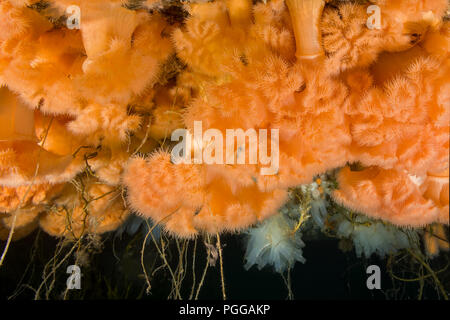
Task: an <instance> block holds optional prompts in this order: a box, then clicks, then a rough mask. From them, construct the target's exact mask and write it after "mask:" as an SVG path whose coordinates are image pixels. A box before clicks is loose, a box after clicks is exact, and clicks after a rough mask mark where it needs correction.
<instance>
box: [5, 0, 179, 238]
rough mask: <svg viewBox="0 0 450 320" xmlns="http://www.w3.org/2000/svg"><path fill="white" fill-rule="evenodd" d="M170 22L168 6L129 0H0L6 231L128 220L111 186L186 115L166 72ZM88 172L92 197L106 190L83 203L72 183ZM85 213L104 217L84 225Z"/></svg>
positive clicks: (100, 226)
mask: <svg viewBox="0 0 450 320" xmlns="http://www.w3.org/2000/svg"><path fill="white" fill-rule="evenodd" d="M148 5H150V3H149V4H148ZM70 6H72V9H71V10H72V11H71V10H68V8H69V7H70ZM73 6H77V7H78V9H79V12H78V13H79V14H80V16H79V17H78V18H77V19H78V22H77V23H78V25H77V26H76V27H73V23H72V22H73V21H72V20H70V19H71V17H72V15H71V13H76V11H73ZM72 18H73V17H72ZM172 28H173V27H172V26H171V25H170V24H169V23H168V22H167V21H166V19H165V18H164V17H163V16H162V14H160V13H158V12H156V11H155V12H149V11H148V10H146V9H145V7H141V8H129V7H127V6H125V5H124V3H123V1H100V0H96V1H90V0H89V1H85V0H81V1H65V0H56V1H50V2H48V3H45V4H43V3H41V2H39V1H17V0H1V1H0V30H1V32H0V186H1V188H2V191H1V193H2V194H1V195H0V196H1V197H2V200H1V201H2V204H1V208H0V212H1V213H0V219H1V221H0V226H1V238H2V239H5V238H8V237H9V235H10V234H12V239H13V240H15V239H19V238H21V237H23V236H24V235H26V234H28V233H30V232H31V231H33V230H34V229H35V228H36V227H38V225H40V226H41V227H42V228H43V229H44V230H45V231H47V232H48V233H50V234H52V235H56V236H62V235H64V236H70V234H69V233H68V232H69V231H70V233H71V235H72V236H74V235H75V236H79V235H81V234H82V233H83V232H84V231H86V232H96V233H102V232H106V231H110V230H113V229H115V228H117V227H118V225H119V224H121V223H122V222H123V220H124V218H125V217H126V216H127V213H128V210H127V209H126V207H125V206H124V202H123V200H122V196H121V194H122V193H121V192H120V193H119V196H118V195H117V194H116V193H117V192H118V191H117V192H116V193H114V197H112V196H111V195H110V192H112V190H113V189H114V190H116V189H117V188H120V187H121V176H122V172H123V170H124V168H125V166H126V163H127V161H128V159H129V158H130V157H131V156H132V155H133V154H137V153H149V152H151V151H152V150H153V149H154V148H156V147H157V146H158V145H159V142H158V141H159V140H162V139H163V138H165V135H168V134H170V130H173V128H174V127H175V126H178V124H180V122H181V120H180V119H181V112H182V108H183V104H184V102H185V99H186V98H185V97H184V95H185V94H184V93H183V92H182V90H180V91H177V90H175V89H174V86H175V84H174V83H173V81H172V82H170V81H167V79H166V78H169V77H171V75H167V74H165V71H164V70H165V68H164V66H165V64H167V63H170V61H171V58H172V59H173V57H172V56H173V53H174V50H173V46H172V44H171V40H170V33H171V29H172ZM172 69H173V68H172ZM171 71H172V72H173V71H174V70H171ZM162 80H164V81H162ZM166 124H167V126H166ZM86 175H88V176H89V179H90V180H89V181H90V182H89V183H90V184H92V185H93V186H92V187H89V188H88V187H86V188H87V189H86V190H85V191H83V192H86V193H87V194H88V195H90V196H88V198H92V199H95V198H96V197H101V194H102V193H104V194H106V196H105V198H104V199H103V198H102V200H101V201H100V200H97V201H93V204H89V205H86V206H85V204H83V203H82V201H81V200H80V198H79V194H80V192H81V191H80V190H81V189H80V188H77V189H73V188H71V187H70V186H71V185H72V183H73V181H74V180H76V179H78V178H77V177H78V176H82V177H85V176H86ZM110 189H111V190H110ZM83 190H84V189H83ZM64 199H66V200H64ZM67 199H70V200H67ZM61 201H67V202H70V203H65V204H64V205H61ZM105 201H107V202H105ZM3 202H5V204H3ZM100 202H102V205H98V203H100ZM63 207H64V210H63ZM69 209H70V210H69ZM86 214H87V215H88V218H86V217H85V215H86ZM82 218H83V221H84V219H85V218H86V219H87V221H91V220H93V219H94V218H95V219H94V220H96V222H95V223H94V222H92V221H91V222H92V223H91V222H90V223H88V224H87V225H86V224H85V223H83V226H84V227H86V228H85V230H84V231H83V232H82V231H81V229H80V228H81V227H80V225H81V223H80V221H81V220H80V219H82ZM72 220H73V221H72ZM71 221H72V222H73V223H71ZM68 225H69V227H70V228H72V229H73V230H72V229H70V228H69V229H70V230H69V229H67V228H68ZM12 227H13V229H14V230H11V228H12ZM68 230H69V231H68Z"/></svg>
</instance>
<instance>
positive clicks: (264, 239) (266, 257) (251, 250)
mask: <svg viewBox="0 0 450 320" xmlns="http://www.w3.org/2000/svg"><path fill="white" fill-rule="evenodd" d="M294 228H295V221H294V220H292V219H290V218H289V217H287V216H286V215H284V214H282V213H280V214H278V215H276V216H274V217H272V218H269V219H267V220H266V221H264V222H263V223H262V224H261V225H259V226H258V227H255V228H252V229H250V230H249V231H248V241H247V250H246V253H245V259H246V264H245V266H244V267H245V268H246V269H247V270H248V269H249V268H251V267H252V266H253V265H257V266H258V269H260V270H261V269H262V268H263V267H264V266H266V265H272V266H273V267H274V268H275V271H277V272H279V273H283V272H284V271H286V270H287V269H288V268H291V267H293V266H294V264H295V262H296V261H300V262H302V263H305V261H306V260H305V258H304V257H303V255H302V254H303V252H302V248H303V247H304V246H305V244H304V243H303V241H302V239H301V234H300V233H299V232H298V231H297V232H295V231H294Z"/></svg>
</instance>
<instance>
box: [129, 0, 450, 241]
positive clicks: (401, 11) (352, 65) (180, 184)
mask: <svg viewBox="0 0 450 320" xmlns="http://www.w3.org/2000/svg"><path fill="white" fill-rule="evenodd" d="M376 4H377V5H378V6H379V8H380V10H381V13H382V21H381V28H379V29H376V28H369V27H368V26H367V24H366V22H367V20H368V17H369V16H368V14H367V10H366V9H367V6H365V5H362V4H355V3H340V4H338V5H335V4H333V5H330V6H327V5H326V1H323V0H286V1H281V0H273V1H270V2H268V3H257V4H252V1H250V0H248V1H238V0H224V1H214V2H212V3H195V4H191V5H190V6H189V10H190V13H191V15H190V17H189V18H188V19H187V21H186V23H185V24H184V25H183V26H181V27H179V28H176V29H175V30H174V32H173V40H174V45H175V50H176V53H177V55H178V56H179V57H180V58H181V60H182V61H183V62H184V63H185V64H186V69H185V70H184V71H183V73H182V74H181V75H180V76H179V77H178V85H179V86H180V87H182V88H189V89H191V92H192V94H193V98H194V99H193V100H192V102H191V103H190V104H189V105H188V107H187V110H186V112H185V113H184V116H183V119H184V124H185V127H186V128H187V129H189V130H191V131H192V130H193V128H194V121H201V122H202V126H203V130H206V129H217V130H219V131H220V132H222V133H223V136H225V135H226V130H227V129H242V130H244V131H246V130H248V129H254V130H258V129H279V170H278V173H277V174H276V175H272V176H270V175H268V176H263V175H261V174H260V169H261V165H258V164H256V165H233V164H227V165H217V164H174V163H172V162H171V158H170V154H169V151H160V152H158V153H155V154H153V155H152V156H150V157H148V158H146V159H145V158H141V157H137V158H134V159H132V160H131V161H130V163H129V166H128V168H127V171H126V173H125V175H124V183H125V185H126V186H127V188H128V200H129V203H130V205H131V207H132V208H133V209H134V210H135V211H137V212H139V213H141V214H142V215H144V216H147V217H151V218H153V219H154V220H155V221H161V223H162V224H164V225H165V228H166V230H168V231H169V232H171V233H174V234H176V235H178V236H182V237H193V236H195V235H196V234H198V233H199V232H208V233H215V232H221V231H234V230H242V229H246V228H248V227H250V226H251V225H253V224H255V223H256V222H259V221H262V220H263V219H265V218H267V217H269V216H271V215H273V214H276V213H277V209H278V208H279V207H280V206H281V204H282V203H283V202H284V201H285V200H286V193H287V190H288V188H290V187H295V186H298V185H301V184H305V183H310V182H311V181H312V179H313V177H314V176H316V175H318V174H321V173H323V172H325V171H327V170H330V169H335V168H342V169H341V170H340V171H339V172H338V176H337V178H338V182H339V187H338V189H337V190H336V192H334V194H333V197H334V199H335V200H336V201H337V202H338V203H341V204H343V205H345V206H347V207H349V208H351V209H354V210H358V211H359V212H361V213H364V214H366V215H368V216H370V217H372V218H379V219H383V220H385V221H388V222H391V223H393V224H395V225H398V226H408V227H421V226H424V225H428V224H432V223H446V224H448V223H449V218H448V196H447V197H445V196H443V195H442V193H443V192H444V193H445V190H448V166H449V156H448V154H449V141H448V132H449V120H450V119H449V115H450V99H449V98H450V97H449V92H450V90H449V86H450V77H449V74H450V72H449V71H450V70H449V67H450V64H449V61H450V60H449V54H448V48H449V39H450V38H449V23H448V22H447V21H445V20H444V19H443V16H444V14H445V11H446V9H447V5H448V4H447V1H446V0H421V1H409V0H401V1H395V3H394V2H392V1H377V2H376ZM234 151H235V154H236V153H238V150H237V146H236V148H235V150H234ZM246 156H247V157H248V154H246ZM351 163H359V167H362V170H360V171H352V170H351V169H350V166H349V164H351ZM445 170H447V171H445ZM433 172H434V173H436V172H437V173H438V175H444V176H445V174H446V176H445V177H442V179H441V180H440V179H436V177H435V176H434V175H433ZM445 172H447V173H445ZM430 179H431V180H430ZM433 179H434V180H433ZM438 180H439V182H437V181H438ZM439 183H440V184H439ZM438 184H439V185H438Z"/></svg>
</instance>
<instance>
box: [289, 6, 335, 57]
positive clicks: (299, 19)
mask: <svg viewBox="0 0 450 320" xmlns="http://www.w3.org/2000/svg"><path fill="white" fill-rule="evenodd" d="M325 2H326V1H325V0H286V5H287V7H288V9H289V13H290V15H291V20H292V28H293V29H294V36H295V44H296V48H297V49H296V53H295V55H296V57H297V59H315V58H318V57H320V56H322V55H323V54H324V51H323V48H322V44H321V35H320V18H321V16H322V12H323V9H324V7H325Z"/></svg>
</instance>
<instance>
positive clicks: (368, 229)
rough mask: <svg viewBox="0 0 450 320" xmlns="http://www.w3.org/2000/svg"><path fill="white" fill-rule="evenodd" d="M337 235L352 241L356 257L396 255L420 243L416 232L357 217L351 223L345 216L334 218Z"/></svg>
mask: <svg viewBox="0 0 450 320" xmlns="http://www.w3.org/2000/svg"><path fill="white" fill-rule="evenodd" d="M333 220H334V222H335V223H336V235H337V236H338V237H340V238H348V239H352V241H353V244H354V246H355V251H356V255H357V256H358V257H361V256H362V255H364V256H365V257H366V258H369V257H370V256H371V255H372V254H374V253H376V254H378V255H379V256H380V257H384V256H385V255H387V254H392V253H396V252H397V251H398V250H401V249H406V248H410V247H412V246H414V245H415V244H416V243H418V241H419V240H418V239H419V238H418V234H417V232H416V231H414V230H402V229H399V228H397V227H395V226H392V225H390V224H386V223H383V222H381V221H369V219H367V218H365V217H363V216H357V218H356V219H355V221H353V222H351V221H349V220H347V219H346V218H345V217H344V216H340V215H339V216H334V217H333Z"/></svg>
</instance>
